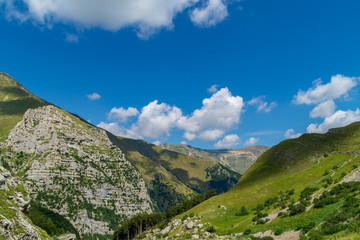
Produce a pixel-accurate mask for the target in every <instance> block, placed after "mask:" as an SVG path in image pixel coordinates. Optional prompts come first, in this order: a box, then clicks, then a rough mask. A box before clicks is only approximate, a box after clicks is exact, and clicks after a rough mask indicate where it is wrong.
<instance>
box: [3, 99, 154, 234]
mask: <svg viewBox="0 0 360 240" xmlns="http://www.w3.org/2000/svg"><path fill="white" fill-rule="evenodd" d="M6 146H7V148H3V151H2V155H3V156H7V158H6V159H5V161H6V162H7V164H8V165H9V166H10V168H11V169H12V170H13V172H16V175H17V176H18V177H20V178H22V179H24V180H25V185H26V187H27V189H29V191H30V196H31V198H32V199H35V200H36V201H37V202H39V203H41V204H42V205H43V206H45V207H47V208H49V209H50V210H52V211H54V212H57V213H60V214H61V215H63V216H66V217H67V218H68V219H69V220H70V222H71V223H72V224H73V225H74V226H75V228H76V229H77V230H78V231H79V233H80V234H81V235H82V236H83V237H85V238H86V236H91V235H93V234H99V235H104V234H105V235H106V234H111V233H112V229H113V228H114V226H116V225H117V224H119V223H120V222H121V221H122V220H123V219H125V218H127V217H129V216H132V215H135V214H138V213H143V212H152V203H151V200H150V196H149V195H148V191H147V189H146V187H145V182H144V180H143V178H142V177H141V175H140V174H139V173H138V171H137V170H136V169H135V168H134V167H133V166H132V164H131V163H130V162H129V161H127V160H126V159H125V156H124V154H123V153H122V152H121V150H120V149H119V148H117V147H116V146H115V145H113V144H112V143H111V141H110V139H109V138H108V136H107V133H106V132H105V131H104V130H102V129H99V128H96V127H93V126H91V125H88V124H86V123H84V122H82V121H80V120H79V119H78V118H76V117H74V116H72V115H71V114H69V113H67V112H65V111H63V110H61V109H59V108H57V107H55V106H52V105H49V106H45V107H40V108H36V109H29V110H28V111H26V113H25V115H24V118H23V120H22V121H21V122H19V123H18V124H17V125H16V126H15V127H14V128H13V129H12V130H11V132H10V134H9V136H8V139H7V141H6Z"/></svg>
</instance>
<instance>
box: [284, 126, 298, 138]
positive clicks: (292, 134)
mask: <svg viewBox="0 0 360 240" xmlns="http://www.w3.org/2000/svg"><path fill="white" fill-rule="evenodd" d="M301 135H302V134H301V133H295V130H294V129H292V128H291V129H288V130H286V132H285V134H284V137H285V138H286V139H289V138H298V137H300V136H301Z"/></svg>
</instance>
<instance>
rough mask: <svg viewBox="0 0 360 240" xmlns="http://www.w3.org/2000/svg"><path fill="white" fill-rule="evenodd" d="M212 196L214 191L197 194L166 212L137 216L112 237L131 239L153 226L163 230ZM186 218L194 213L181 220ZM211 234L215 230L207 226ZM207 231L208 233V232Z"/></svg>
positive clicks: (119, 239)
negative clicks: (178, 216)
mask: <svg viewBox="0 0 360 240" xmlns="http://www.w3.org/2000/svg"><path fill="white" fill-rule="evenodd" d="M213 195H214V191H213V190H212V191H211V192H209V194H208V196H206V195H205V196H204V195H202V194H198V195H196V196H194V197H193V198H192V199H191V200H184V201H183V202H181V203H180V204H178V205H176V206H172V207H169V209H168V210H167V211H166V212H158V213H152V214H138V215H136V216H134V217H132V218H130V219H129V220H127V221H125V222H124V223H123V224H121V226H119V228H118V229H117V230H116V231H115V233H114V235H113V239H114V240H121V239H132V238H134V237H135V236H137V235H138V234H141V233H142V232H144V231H146V230H149V229H151V228H154V227H155V226H157V227H159V228H163V227H165V226H167V224H168V223H169V222H170V221H171V219H172V218H173V217H175V216H177V215H179V214H181V213H184V212H186V211H188V210H189V209H191V208H193V207H194V206H196V205H198V204H200V203H202V202H203V201H204V200H205V199H208V198H211V197H212V196H213ZM188 217H190V218H191V217H194V213H190V214H189V215H184V216H183V220H185V219H187V218H188ZM211 227H212V228H213V229H209V230H210V231H211V232H215V228H214V227H213V226H209V227H208V228H211ZM210 231H209V232H210Z"/></svg>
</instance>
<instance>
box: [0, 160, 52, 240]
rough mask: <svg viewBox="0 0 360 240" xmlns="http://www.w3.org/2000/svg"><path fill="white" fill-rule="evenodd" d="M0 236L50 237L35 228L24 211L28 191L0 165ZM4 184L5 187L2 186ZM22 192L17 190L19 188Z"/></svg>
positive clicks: (26, 204) (37, 238)
mask: <svg viewBox="0 0 360 240" xmlns="http://www.w3.org/2000/svg"><path fill="white" fill-rule="evenodd" d="M0 176H1V177H2V178H1V179H2V180H3V181H1V182H0V192H1V196H0V203H1V207H0V236H2V237H5V239H9V240H17V239H29V240H40V239H51V238H50V237H49V236H47V234H46V233H45V232H43V231H42V230H40V229H38V228H36V227H35V226H34V225H33V224H32V223H31V221H29V219H28V218H27V217H25V214H24V212H25V211H26V210H27V207H28V205H29V200H28V197H29V196H28V193H27V192H26V191H25V189H24V188H23V187H22V186H21V187H20V185H19V184H20V183H19V182H18V181H17V180H16V179H15V178H14V177H13V176H12V175H11V174H10V172H9V171H8V170H6V169H5V168H3V167H2V166H1V165H0ZM4 186H6V187H4ZM20 189H21V190H22V192H19V190H20Z"/></svg>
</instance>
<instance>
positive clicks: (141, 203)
mask: <svg viewBox="0 0 360 240" xmlns="http://www.w3.org/2000/svg"><path fill="white" fill-rule="evenodd" d="M0 99H1V102H0V160H1V162H0V163H1V165H2V166H1V169H0V170H1V171H0V186H1V187H0V204H1V206H0V239H1V237H5V238H6V239H50V238H51V237H59V238H63V239H74V238H79V239H108V238H109V237H110V236H111V235H112V233H113V231H114V230H115V229H116V227H117V226H119V225H120V224H121V223H122V222H124V221H126V220H127V219H129V218H131V217H132V216H135V215H137V214H144V213H153V212H156V211H159V210H166V209H167V208H169V207H170V206H173V205H175V204H177V203H180V202H182V201H183V200H185V199H189V198H191V197H192V196H194V195H196V194H198V193H202V194H204V193H206V192H207V191H208V190H210V189H212V188H214V189H216V190H217V191H218V192H220V193H222V192H226V191H227V190H229V189H230V188H231V187H233V186H234V185H235V184H236V183H237V181H238V179H239V178H240V176H241V175H240V174H238V173H236V172H233V171H231V170H230V169H228V168H226V167H224V166H223V165H221V164H219V163H217V162H215V161H213V160H206V159H198V158H194V157H190V156H187V155H183V154H180V153H175V152H172V151H168V150H164V149H162V148H160V147H157V146H155V145H153V144H150V143H147V142H144V141H141V140H132V139H126V138H121V137H116V136H114V135H112V134H111V133H109V132H106V131H105V130H103V129H100V128H98V127H96V126H93V125H91V124H89V123H87V122H86V121H84V120H83V119H81V118H79V117H78V116H76V115H74V114H70V113H68V112H66V111H65V110H62V109H60V108H58V107H56V106H54V105H52V104H50V103H48V102H46V101H44V100H42V99H40V98H38V97H36V96H35V95H33V94H32V93H30V92H29V91H28V90H26V89H25V88H24V87H23V86H22V85H20V84H19V83H18V82H17V81H15V80H14V79H13V78H11V77H10V76H9V75H7V74H5V73H0ZM12 199H14V200H12ZM9 206H12V208H10V209H8V207H9ZM32 206H33V207H32ZM26 215H28V216H29V217H30V219H29V218H28V217H27V216H26ZM19 222H20V223H19ZM35 224H36V225H37V226H36V225H35ZM40 227H41V228H43V229H41V228H40ZM44 230H45V231H46V232H45V231H44ZM59 235H62V236H59Z"/></svg>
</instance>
